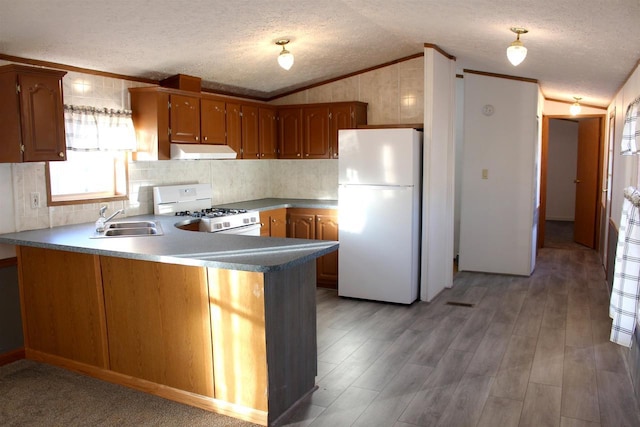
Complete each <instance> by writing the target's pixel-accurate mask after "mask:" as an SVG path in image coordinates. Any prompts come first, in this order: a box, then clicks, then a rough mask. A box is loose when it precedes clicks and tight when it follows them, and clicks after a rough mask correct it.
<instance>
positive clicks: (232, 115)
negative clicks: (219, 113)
mask: <svg viewBox="0 0 640 427" xmlns="http://www.w3.org/2000/svg"><path fill="white" fill-rule="evenodd" d="M226 108H227V145H228V146H229V147H231V148H232V149H233V151H235V152H236V153H238V156H237V158H238V159H241V158H242V110H241V107H240V104H234V103H229V102H227V107H226Z"/></svg>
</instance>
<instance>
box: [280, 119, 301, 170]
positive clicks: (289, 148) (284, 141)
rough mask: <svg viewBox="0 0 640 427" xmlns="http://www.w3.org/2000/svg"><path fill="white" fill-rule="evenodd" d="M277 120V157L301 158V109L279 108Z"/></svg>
mask: <svg viewBox="0 0 640 427" xmlns="http://www.w3.org/2000/svg"><path fill="white" fill-rule="evenodd" d="M279 119H280V120H279V126H278V128H279V131H280V132H279V138H280V140H279V146H280V153H279V154H280V156H279V157H280V158H281V159H300V158H302V137H303V133H302V122H303V119H302V107H291V108H289V107H287V108H280V111H279Z"/></svg>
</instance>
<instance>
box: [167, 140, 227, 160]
mask: <svg viewBox="0 0 640 427" xmlns="http://www.w3.org/2000/svg"><path fill="white" fill-rule="evenodd" d="M237 155H238V154H237V153H236V152H235V151H233V149H232V148H231V147H229V146H228V145H209V144H171V159H190V160H194V159H195V160H211V159H216V160H217V159H235V158H236V157H237Z"/></svg>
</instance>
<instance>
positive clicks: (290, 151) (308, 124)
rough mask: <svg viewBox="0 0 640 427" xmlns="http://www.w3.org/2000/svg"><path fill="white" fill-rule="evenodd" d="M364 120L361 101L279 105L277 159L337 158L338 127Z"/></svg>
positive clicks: (363, 109)
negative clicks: (278, 147) (278, 151)
mask: <svg viewBox="0 0 640 427" xmlns="http://www.w3.org/2000/svg"><path fill="white" fill-rule="evenodd" d="M366 123H367V104H366V103H363V102H338V103H328V104H308V105H298V106H287V107H281V108H280V158H285V159H337V158H338V130H339V129H353V128H355V127H357V126H358V125H364V124H366Z"/></svg>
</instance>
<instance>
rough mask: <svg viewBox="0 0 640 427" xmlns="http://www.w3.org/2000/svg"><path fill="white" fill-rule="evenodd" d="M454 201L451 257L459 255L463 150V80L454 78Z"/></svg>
mask: <svg viewBox="0 0 640 427" xmlns="http://www.w3.org/2000/svg"><path fill="white" fill-rule="evenodd" d="M455 135H456V137H455V146H456V148H455V170H456V172H455V201H454V208H453V256H454V258H455V257H456V256H457V255H458V254H459V253H460V204H461V202H462V153H463V148H464V79H463V78H460V77H458V78H456V131H455Z"/></svg>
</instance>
